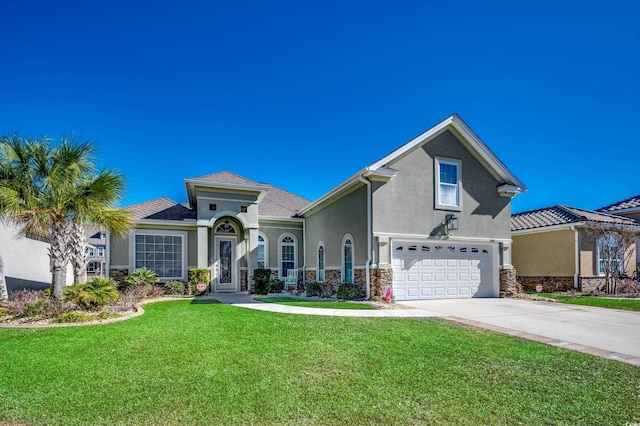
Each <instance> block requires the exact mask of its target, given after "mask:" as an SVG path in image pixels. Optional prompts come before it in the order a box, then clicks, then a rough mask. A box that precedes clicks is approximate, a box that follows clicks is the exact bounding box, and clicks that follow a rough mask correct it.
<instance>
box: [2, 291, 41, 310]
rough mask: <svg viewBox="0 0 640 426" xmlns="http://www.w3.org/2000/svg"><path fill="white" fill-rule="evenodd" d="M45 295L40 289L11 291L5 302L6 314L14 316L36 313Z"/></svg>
mask: <svg viewBox="0 0 640 426" xmlns="http://www.w3.org/2000/svg"><path fill="white" fill-rule="evenodd" d="M46 299H47V297H46V296H45V294H44V293H43V292H41V291H35V290H21V291H16V292H13V293H11V295H10V297H9V301H8V302H7V307H6V309H7V314H8V315H12V316H16V317H32V316H35V315H38V314H39V313H40V310H41V308H42V305H44V302H45V300H46Z"/></svg>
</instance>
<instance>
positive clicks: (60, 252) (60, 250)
mask: <svg viewBox="0 0 640 426" xmlns="http://www.w3.org/2000/svg"><path fill="white" fill-rule="evenodd" d="M68 232H69V231H68V225H67V222H66V220H65V219H64V218H56V219H55V220H54V221H53V223H52V224H51V238H50V242H49V243H50V247H49V258H50V260H51V274H52V276H51V297H54V298H56V299H60V298H62V296H63V294H64V286H65V285H66V284H67V264H68V262H69V256H68V249H67V235H68Z"/></svg>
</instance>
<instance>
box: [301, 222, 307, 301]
mask: <svg viewBox="0 0 640 426" xmlns="http://www.w3.org/2000/svg"><path fill="white" fill-rule="evenodd" d="M306 225H307V219H304V220H303V221H302V263H303V264H302V287H303V288H304V290H305V291H307V226H306Z"/></svg>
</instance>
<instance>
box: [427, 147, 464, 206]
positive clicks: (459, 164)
mask: <svg viewBox="0 0 640 426" xmlns="http://www.w3.org/2000/svg"><path fill="white" fill-rule="evenodd" d="M434 163H435V170H434V186H435V206H436V207H435V208H436V209H439V210H453V211H461V210H462V160H457V159H455V158H447V157H436V158H435V162H434ZM440 164H450V165H454V166H456V167H457V170H458V204H457V205H449V204H441V203H440Z"/></svg>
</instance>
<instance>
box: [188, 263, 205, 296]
mask: <svg viewBox="0 0 640 426" xmlns="http://www.w3.org/2000/svg"><path fill="white" fill-rule="evenodd" d="M210 276H211V275H210V271H209V270H208V269H206V268H193V269H189V288H188V289H187V291H189V293H187V294H189V295H191V294H193V295H194V296H202V295H203V294H204V293H205V292H206V290H205V291H198V283H205V284H206V285H207V288H208V287H209V283H210V282H211V278H210Z"/></svg>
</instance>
